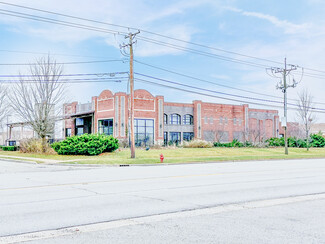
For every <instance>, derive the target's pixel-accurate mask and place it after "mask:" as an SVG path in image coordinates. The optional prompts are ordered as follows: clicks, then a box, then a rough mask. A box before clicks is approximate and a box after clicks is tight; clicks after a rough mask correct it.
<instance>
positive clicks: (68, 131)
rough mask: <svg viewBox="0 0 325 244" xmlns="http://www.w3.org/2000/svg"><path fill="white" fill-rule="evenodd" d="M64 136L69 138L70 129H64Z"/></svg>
mask: <svg viewBox="0 0 325 244" xmlns="http://www.w3.org/2000/svg"><path fill="white" fill-rule="evenodd" d="M65 136H66V137H70V136H71V128H66V129H65Z"/></svg>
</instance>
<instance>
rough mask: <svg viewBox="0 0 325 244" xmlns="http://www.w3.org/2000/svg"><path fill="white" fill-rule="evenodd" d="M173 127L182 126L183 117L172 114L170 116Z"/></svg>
mask: <svg viewBox="0 0 325 244" xmlns="http://www.w3.org/2000/svg"><path fill="white" fill-rule="evenodd" d="M169 118H170V124H171V125H180V124H181V116H180V115H179V114H171V115H170V116H169Z"/></svg>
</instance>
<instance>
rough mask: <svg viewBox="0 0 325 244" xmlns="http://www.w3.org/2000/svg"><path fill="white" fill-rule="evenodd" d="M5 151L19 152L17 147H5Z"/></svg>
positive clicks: (3, 148)
mask: <svg viewBox="0 0 325 244" xmlns="http://www.w3.org/2000/svg"><path fill="white" fill-rule="evenodd" d="M2 150H3V151H17V146H3V147H2Z"/></svg>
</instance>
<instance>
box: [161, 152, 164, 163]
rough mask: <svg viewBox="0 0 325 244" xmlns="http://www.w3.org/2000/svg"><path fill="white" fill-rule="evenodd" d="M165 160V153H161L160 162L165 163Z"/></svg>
mask: <svg viewBox="0 0 325 244" xmlns="http://www.w3.org/2000/svg"><path fill="white" fill-rule="evenodd" d="M163 162H164V155H163V154H160V163H163Z"/></svg>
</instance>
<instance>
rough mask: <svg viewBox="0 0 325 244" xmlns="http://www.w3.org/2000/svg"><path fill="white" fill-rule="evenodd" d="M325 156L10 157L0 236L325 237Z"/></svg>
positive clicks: (2, 239)
mask: <svg viewBox="0 0 325 244" xmlns="http://www.w3.org/2000/svg"><path fill="white" fill-rule="evenodd" d="M324 203H325V159H308V160H307V159H305V160H287V161H285V160H279V161H259V162H230V163H209V164H208V163H205V164H186V165H169V166H130V167H85V166H59V165H38V164H32V163H28V164H25V163H17V162H10V161H0V243H17V242H19V241H30V243H325V234H324V233H325V227H324V226H325V205H324Z"/></svg>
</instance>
